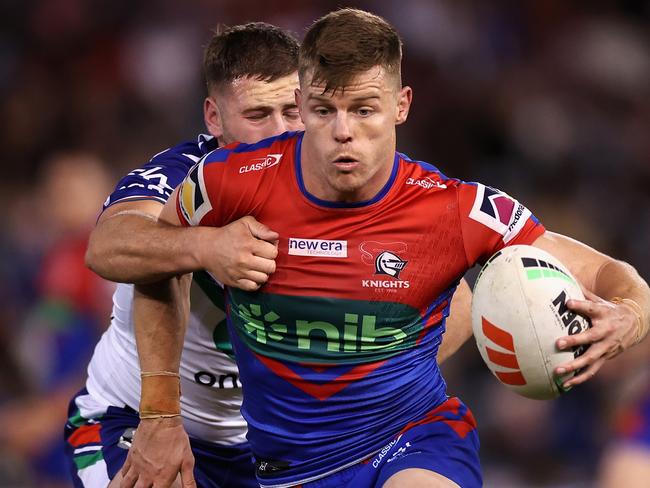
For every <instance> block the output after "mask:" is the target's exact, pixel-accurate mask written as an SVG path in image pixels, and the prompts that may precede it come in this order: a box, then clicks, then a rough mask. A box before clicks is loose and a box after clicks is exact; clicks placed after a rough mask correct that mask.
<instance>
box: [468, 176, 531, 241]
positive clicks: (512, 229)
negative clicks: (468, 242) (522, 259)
mask: <svg viewBox="0 0 650 488" xmlns="http://www.w3.org/2000/svg"><path fill="white" fill-rule="evenodd" d="M530 215H531V213H530V210H528V209H527V208H526V207H524V206H523V205H522V204H521V203H519V202H518V201H517V200H515V199H514V198H512V197H511V196H510V195H508V194H506V193H503V192H500V191H498V190H495V189H494V188H491V187H489V186H485V185H481V184H478V185H477V187H476V197H475V198H474V205H473V206H472V210H471V212H470V213H469V217H470V218H471V219H473V220H476V221H477V222H480V223H481V224H483V225H485V226H487V227H489V228H490V229H492V230H493V231H495V232H498V233H499V234H501V235H502V236H503V242H504V243H506V244H507V243H508V242H509V241H510V240H512V238H514V237H515V236H516V235H517V234H518V233H519V231H520V230H521V229H522V228H523V226H524V225H525V224H526V221H527V220H528V218H529V217H530Z"/></svg>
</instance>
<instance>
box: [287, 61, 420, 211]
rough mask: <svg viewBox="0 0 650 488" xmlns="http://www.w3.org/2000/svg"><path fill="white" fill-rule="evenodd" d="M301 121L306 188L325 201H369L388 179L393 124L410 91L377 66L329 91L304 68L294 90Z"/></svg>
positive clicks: (404, 113) (404, 109) (404, 110)
mask: <svg viewBox="0 0 650 488" xmlns="http://www.w3.org/2000/svg"><path fill="white" fill-rule="evenodd" d="M296 100H297V103H298V107H299V109H300V114H301V116H302V119H303V121H304V124H305V137H304V141H303V151H302V155H303V157H302V171H303V178H304V181H305V185H306V187H307V190H308V191H309V192H310V193H312V194H314V195H315V196H316V197H318V198H321V199H323V200H330V201H349V202H360V201H365V200H369V199H372V198H373V197H374V196H375V195H376V194H377V192H379V191H380V190H381V188H382V187H383V186H384V185H385V183H386V182H387V181H388V179H389V177H390V173H391V171H392V167H393V160H394V153H395V144H396V142H395V126H396V125H397V124H401V123H402V122H404V121H405V120H406V117H407V115H408V109H409V106H410V102H411V89H410V88H409V87H404V88H401V87H400V83H399V75H396V74H391V73H387V72H386V70H385V68H383V67H381V66H376V67H373V68H371V69H369V70H368V71H365V72H362V73H361V74H359V75H358V76H356V77H354V78H353V79H352V81H351V83H350V84H349V85H348V86H345V87H343V89H337V90H335V92H334V93H332V92H331V91H328V92H324V84H323V83H318V84H314V83H312V78H311V75H310V73H309V71H307V73H306V76H305V77H304V79H303V80H301V87H300V89H299V90H297V91H296Z"/></svg>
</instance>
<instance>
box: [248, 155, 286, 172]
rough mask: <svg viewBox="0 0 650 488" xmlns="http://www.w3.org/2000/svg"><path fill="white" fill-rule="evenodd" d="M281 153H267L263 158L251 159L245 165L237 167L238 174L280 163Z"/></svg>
mask: <svg viewBox="0 0 650 488" xmlns="http://www.w3.org/2000/svg"><path fill="white" fill-rule="evenodd" d="M280 159H282V154H267V155H266V156H265V157H263V158H255V159H251V160H250V161H249V162H248V164H247V165H245V166H242V167H241V168H239V174H240V175H241V174H244V173H250V172H251V171H261V170H263V169H268V168H271V167H272V166H276V165H278V164H279V163H280Z"/></svg>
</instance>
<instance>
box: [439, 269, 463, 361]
mask: <svg viewBox="0 0 650 488" xmlns="http://www.w3.org/2000/svg"><path fill="white" fill-rule="evenodd" d="M445 329H446V330H445V333H444V334H443V335H442V344H440V349H438V355H437V358H436V359H437V360H438V364H442V363H443V361H445V360H446V359H447V358H449V357H450V356H451V355H452V354H454V353H455V352H456V351H458V349H460V346H462V345H463V344H465V341H466V340H467V339H469V338H470V337H472V290H470V288H469V285H468V284H467V281H466V280H465V279H464V278H463V279H462V280H460V283H459V284H458V288H457V289H456V293H454V299H453V300H452V301H451V311H450V313H449V318H448V319H447V325H446V328H445Z"/></svg>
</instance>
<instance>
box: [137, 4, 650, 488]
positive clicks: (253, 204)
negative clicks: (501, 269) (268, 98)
mask: <svg viewBox="0 0 650 488" xmlns="http://www.w3.org/2000/svg"><path fill="white" fill-rule="evenodd" d="M400 60H401V43H400V40H399V37H398V35H397V33H396V32H395V30H394V29H393V28H392V27H391V26H390V25H389V24H387V23H386V22H385V21H384V20H383V19H381V18H379V17H377V16H374V15H372V14H369V13H366V12H362V11H359V10H352V9H343V10H340V11H337V12H334V13H331V14H328V15H327V16H325V17H323V18H322V19H320V20H318V21H317V22H316V23H314V24H313V25H312V27H311V28H310V29H309V31H308V32H307V35H306V37H305V41H304V43H303V45H302V47H301V50H300V72H299V73H300V90H299V91H297V92H296V99H297V103H298V107H299V109H300V112H301V116H302V119H303V121H304V123H305V132H304V133H287V134H283V135H282V136H279V137H275V138H270V139H266V140H264V141H260V142H258V143H256V144H253V145H246V144H232V145H229V146H227V147H225V148H223V149H219V150H216V151H214V152H212V153H210V154H208V155H207V156H205V157H203V158H202V159H201V161H200V162H199V163H198V164H197V165H196V166H195V167H194V168H193V169H192V170H191V171H190V173H189V175H188V176H187V178H186V179H185V181H184V183H183V184H182V185H181V189H180V191H178V190H177V191H175V193H174V194H173V195H172V197H171V198H170V200H169V201H168V202H167V204H166V206H165V207H164V209H163V211H162V213H161V220H164V221H165V222H168V223H170V224H174V225H180V224H183V225H191V226H196V225H209V226H216V227H221V226H224V225H228V223H229V222H232V221H235V220H236V219H238V218H240V217H241V216H244V215H252V216H254V217H255V218H256V219H258V220H259V221H260V222H264V223H265V224H266V225H268V226H269V228H271V229H273V230H275V231H277V232H278V234H279V243H278V256H277V258H276V261H275V262H276V271H275V272H274V273H273V274H272V275H271V276H270V278H269V280H268V281H267V282H266V283H265V284H264V285H263V286H262V287H261V288H260V290H259V291H255V292H247V291H241V290H238V289H234V288H228V290H227V301H228V321H229V332H230V337H231V341H232V343H233V347H234V349H235V353H236V356H237V361H238V364H239V366H240V374H241V375H242V382H243V388H244V390H245V394H244V404H243V407H242V413H243V415H244V418H245V419H246V421H247V422H248V426H249V432H248V440H249V441H250V443H251V447H252V451H253V454H254V456H255V459H256V462H257V477H258V480H259V481H260V484H261V486H263V487H276V488H280V487H289V486H303V487H311V486H313V487H316V486H318V487H341V486H349V487H355V488H357V487H375V486H377V487H380V486H383V487H385V488H389V487H390V488H392V487H397V486H408V487H453V486H462V487H463V488H473V487H478V486H481V484H482V481H481V474H480V467H479V459H478V440H477V436H476V429H475V422H474V419H473V416H472V414H471V412H470V411H469V410H468V408H467V407H466V406H465V405H463V403H462V402H461V401H460V400H458V399H457V398H448V397H447V396H446V389H445V383H444V380H443V379H442V377H441V376H440V372H439V370H438V368H437V366H436V362H435V360H434V359H435V356H436V353H437V351H438V347H439V345H440V340H441V335H442V333H443V331H444V324H445V317H446V316H447V314H448V312H449V302H450V299H451V297H452V295H453V292H454V289H455V287H456V284H457V283H458V279H459V278H460V277H461V276H462V275H463V273H464V272H465V271H466V270H467V269H468V268H469V267H471V266H473V265H474V264H476V263H481V262H484V261H485V260H486V259H488V258H489V257H490V256H491V255H492V254H493V253H494V252H496V251H497V250H499V249H500V248H502V247H504V246H507V245H512V244H532V245H535V246H538V247H540V248H543V249H545V250H547V251H548V252H550V253H552V254H553V255H555V256H556V257H557V258H558V259H560V260H561V261H562V262H563V263H564V264H565V265H566V266H567V267H568V268H569V269H570V270H571V271H572V273H573V274H574V275H575V276H576V277H577V278H578V279H579V280H580V281H581V283H582V284H583V285H584V286H585V288H587V289H588V290H591V292H593V293H588V297H589V299H588V300H585V301H578V300H571V301H569V302H568V306H569V307H570V308H571V309H572V310H574V311H576V312H578V313H581V314H584V315H587V316H589V317H590V318H591V321H592V324H593V327H592V328H591V329H590V330H589V331H586V332H583V333H581V334H577V335H574V336H570V337H568V336H567V337H563V338H561V339H559V340H558V344H557V345H558V347H559V348H560V349H565V348H569V347H573V346H576V345H578V344H590V347H589V349H588V351H587V352H586V353H585V354H584V355H582V356H580V357H579V358H577V359H574V360H572V361H570V362H569V363H567V364H565V365H562V366H561V367H559V368H557V370H556V373H557V374H563V373H564V372H567V371H574V370H578V369H582V372H581V373H580V374H578V375H577V376H575V377H574V378H572V379H570V380H568V382H566V383H565V386H570V385H575V384H579V383H582V382H584V381H586V380H587V379H589V378H590V377H592V376H593V375H594V374H595V373H596V371H597V370H598V369H599V368H600V367H601V366H602V364H603V362H604V361H605V360H606V359H607V358H609V357H613V356H615V355H617V354H618V353H619V352H621V351H622V350H624V349H626V348H628V347H630V346H632V345H633V344H635V343H637V342H639V341H640V340H641V339H642V338H643V337H644V336H645V334H646V333H647V329H648V325H649V323H650V290H649V289H648V286H647V284H646V283H645V282H644V281H643V280H642V279H641V278H640V277H639V276H638V274H637V273H636V271H635V270H634V269H633V268H632V267H631V266H629V265H627V264H625V263H622V262H620V261H616V260H614V259H612V258H609V257H607V256H605V255H603V254H601V253H599V252H597V251H595V250H593V249H591V248H589V247H588V246H586V245H584V244H581V243H579V242H577V241H574V240H572V239H569V238H567V237H564V236H560V235H558V234H553V233H551V232H547V231H546V230H545V229H544V227H543V226H542V225H541V224H540V223H539V221H538V220H537V219H536V218H535V217H534V216H533V215H532V214H531V213H530V211H528V210H527V209H526V208H525V207H524V206H523V205H522V204H520V203H519V202H518V201H517V200H515V199H513V198H511V197H509V196H508V195H505V194H503V193H501V192H499V191H497V190H494V189H492V188H490V187H487V186H484V185H481V184H478V183H465V182H461V181H459V180H457V179H453V178H448V177H446V176H444V175H443V174H442V173H441V172H440V171H438V170H437V169H436V168H435V167H433V166H431V165H430V164H428V163H424V162H420V161H414V160H411V159H409V158H408V157H406V156H405V155H403V154H400V153H398V152H395V146H396V136H395V125H396V124H401V123H403V122H404V121H405V120H406V118H407V115H408V111H409V107H410V103H411V97H412V93H411V89H410V88H409V87H403V86H402V85H401V79H400V78H401V77H400ZM432 130H434V129H433V128H432ZM258 161H264V162H265V164H264V165H262V166H257V163H256V162H258ZM424 182H426V184H420V183H424ZM161 286H162V289H167V288H165V287H169V286H170V285H169V284H168V283H167V284H164V285H161ZM179 292H180V290H179ZM599 297H605V299H606V300H605V299H603V298H599ZM168 298H169V297H168ZM147 300H148V301H149V302H148V306H149V308H150V309H155V307H154V304H155V303H156V302H158V304H159V305H158V306H159V307H161V309H165V308H166V309H168V310H174V309H175V307H177V306H178V305H175V304H174V301H173V300H166V301H165V300H163V301H160V300H159V297H154V296H153V295H150V296H149V297H147ZM166 339H172V338H171V337H167V338H166ZM157 346H158V350H159V351H160V350H180V347H181V341H176V342H175V343H173V342H165V341H158V342H157ZM159 367H165V368H166V367H169V368H173V367H174V364H171V363H170V364H169V365H165V364H163V363H159ZM160 405H161V406H162V407H161V410H162V409H164V408H165V402H161V403H160ZM128 474H130V473H128Z"/></svg>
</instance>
